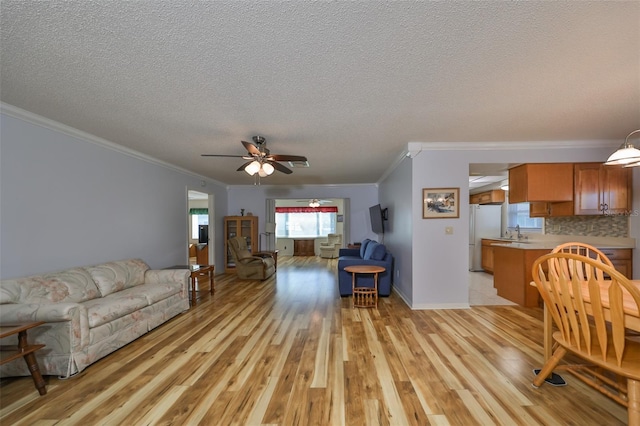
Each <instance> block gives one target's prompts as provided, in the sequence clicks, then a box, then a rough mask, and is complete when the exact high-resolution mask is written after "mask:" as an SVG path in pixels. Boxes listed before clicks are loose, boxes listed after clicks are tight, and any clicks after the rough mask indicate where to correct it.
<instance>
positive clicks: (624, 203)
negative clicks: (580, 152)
mask: <svg viewBox="0 0 640 426" xmlns="http://www.w3.org/2000/svg"><path fill="white" fill-rule="evenodd" d="M631 179H632V175H631V169H630V168H624V167H622V166H605V165H603V164H602V163H576V165H575V214H576V215H599V214H619V213H627V212H629V210H631V192H632V183H631V182H632V180H631Z"/></svg>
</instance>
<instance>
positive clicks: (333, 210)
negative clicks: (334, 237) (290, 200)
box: [276, 207, 338, 238]
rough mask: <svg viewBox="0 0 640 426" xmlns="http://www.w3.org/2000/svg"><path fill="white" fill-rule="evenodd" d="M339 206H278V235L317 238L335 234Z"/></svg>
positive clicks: (280, 236)
mask: <svg viewBox="0 0 640 426" xmlns="http://www.w3.org/2000/svg"><path fill="white" fill-rule="evenodd" d="M337 213H338V208H337V207H316V208H311V207H276V237H278V238H315V237H325V236H326V235H327V234H335V232H336V217H337Z"/></svg>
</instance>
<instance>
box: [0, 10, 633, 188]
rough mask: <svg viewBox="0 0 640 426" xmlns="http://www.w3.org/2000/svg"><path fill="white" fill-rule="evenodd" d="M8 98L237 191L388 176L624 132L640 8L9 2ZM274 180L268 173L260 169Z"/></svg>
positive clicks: (4, 84) (3, 91)
mask: <svg viewBox="0 0 640 426" xmlns="http://www.w3.org/2000/svg"><path fill="white" fill-rule="evenodd" d="M0 15H1V22H0V24H1V28H0V31H1V45H0V48H1V51H0V54H1V56H0V59H1V68H0V72H1V74H0V78H1V80H0V100H1V101H2V102H5V103H7V104H10V105H14V106H16V107H19V108H22V109H25V110H27V111H31V112H33V113H36V114H39V115H42V116H44V117H47V118H50V119H52V120H55V121H58V122H61V123H63V124H66V125H69V126H72V127H75V128H77V129H80V130H83V131H86V132H89V133H91V134H93V135H96V136H98V137H101V138H104V139H107V140H109V141H111V142H114V143H117V144H120V145H123V146H126V147H129V148H131V149H134V150H137V151H140V152H142V153H145V154H147V155H150V156H153V157H155V158H158V159H160V160H163V161H166V162H169V163H172V164H175V165H177V166H180V167H183V168H185V169H188V170H191V171H193V172H196V173H199V174H202V175H205V176H209V177H211V178H213V179H216V180H218V181H221V182H225V183H228V184H251V183H252V182H253V179H252V178H251V177H249V176H248V175H246V174H245V173H243V172H237V171H235V170H236V169H237V168H238V167H239V166H240V165H241V164H242V163H243V160H242V159H240V158H238V159H234V158H203V157H200V154H202V153H214V154H238V155H241V154H244V152H245V151H244V149H243V147H242V145H241V144H240V141H241V140H251V137H252V136H253V135H258V134H259V135H263V136H265V137H266V138H267V143H268V146H269V148H270V149H271V152H272V153H276V154H293V155H306V156H307V157H308V159H309V163H310V167H309V168H308V169H294V173H293V174H292V175H288V176H287V175H283V174H281V173H278V172H276V173H275V174H274V175H272V176H271V177H269V178H267V179H268V183H269V184H339V183H371V182H376V181H378V180H379V179H380V177H381V176H382V175H383V174H384V173H385V171H387V170H388V168H389V167H390V166H391V165H392V164H393V163H394V161H395V160H396V159H397V158H399V156H400V155H401V154H402V151H403V150H404V149H406V147H407V143H408V142H453V141H465V142H476V141H491V142H502V141H505V142H508V141H545V140H546V141H549V140H551V141H555V140H586V139H612V140H620V142H622V141H623V140H624V137H625V136H626V135H627V134H628V133H629V132H630V131H631V130H633V129H636V128H639V127H640V2H638V1H629V2H604V1H603V2H587V1H581V2H547V1H544V2H537V1H529V2H483V1H473V2H466V1H457V2H447V1H442V2H386V1H384V2H382V1H377V2H376V1H369V2H320V1H314V2H312V1H301V2H280V1H268V2H264V1H260V2H257V1H244V2H238V1H231V2H224V1H210V2H206V1H201V2H192V1H183V0H172V1H166V2H156V1H135V2H129V1H127V2H124V1H100V0H97V1H91V2H89V1H86V2H85V1H74V2H56V1H52V2H42V1H24V0H20V1H10V0H2V6H1V8H0ZM263 183H267V182H266V180H263Z"/></svg>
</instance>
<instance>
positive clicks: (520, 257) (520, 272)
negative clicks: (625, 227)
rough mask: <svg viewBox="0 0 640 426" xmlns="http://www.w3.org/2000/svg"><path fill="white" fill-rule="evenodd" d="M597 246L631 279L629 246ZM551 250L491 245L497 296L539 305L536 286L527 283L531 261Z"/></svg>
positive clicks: (630, 251)
mask: <svg viewBox="0 0 640 426" xmlns="http://www.w3.org/2000/svg"><path fill="white" fill-rule="evenodd" d="M596 247H597V245H596ZM599 249H600V251H602V252H603V253H604V254H605V256H607V257H608V258H609V259H610V260H611V263H613V266H614V267H615V268H616V270H617V271H619V272H620V273H622V274H623V275H624V276H626V277H627V278H629V279H631V277H632V275H633V270H632V254H633V253H632V249H607V248H599ZM551 250H552V249H550V248H546V249H523V248H518V247H510V246H505V245H498V246H493V286H494V287H495V288H496V290H497V292H498V296H500V297H504V298H505V299H508V300H510V301H512V302H515V303H517V304H518V305H522V306H526V307H536V306H539V305H540V300H539V295H538V290H537V288H536V287H535V286H531V285H530V283H531V281H532V280H533V275H532V267H533V262H534V261H535V260H536V259H537V258H538V257H540V256H543V255H545V254H547V253H550V252H551ZM545 267H546V263H545V264H543V268H545Z"/></svg>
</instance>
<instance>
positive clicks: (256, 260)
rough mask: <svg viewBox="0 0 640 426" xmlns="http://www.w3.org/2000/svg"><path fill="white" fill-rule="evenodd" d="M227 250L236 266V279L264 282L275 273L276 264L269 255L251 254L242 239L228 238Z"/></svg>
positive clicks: (262, 253)
mask: <svg viewBox="0 0 640 426" xmlns="http://www.w3.org/2000/svg"><path fill="white" fill-rule="evenodd" d="M229 249H230V250H231V256H233V261H234V262H235V264H236V274H237V275H238V278H242V279H248V280H266V279H267V278H269V277H270V276H271V275H273V273H274V272H275V271H276V266H275V263H276V262H275V260H274V259H273V256H272V255H271V253H267V252H255V253H251V252H250V251H249V250H248V249H247V240H246V239H245V238H244V237H233V238H230V239H229Z"/></svg>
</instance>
